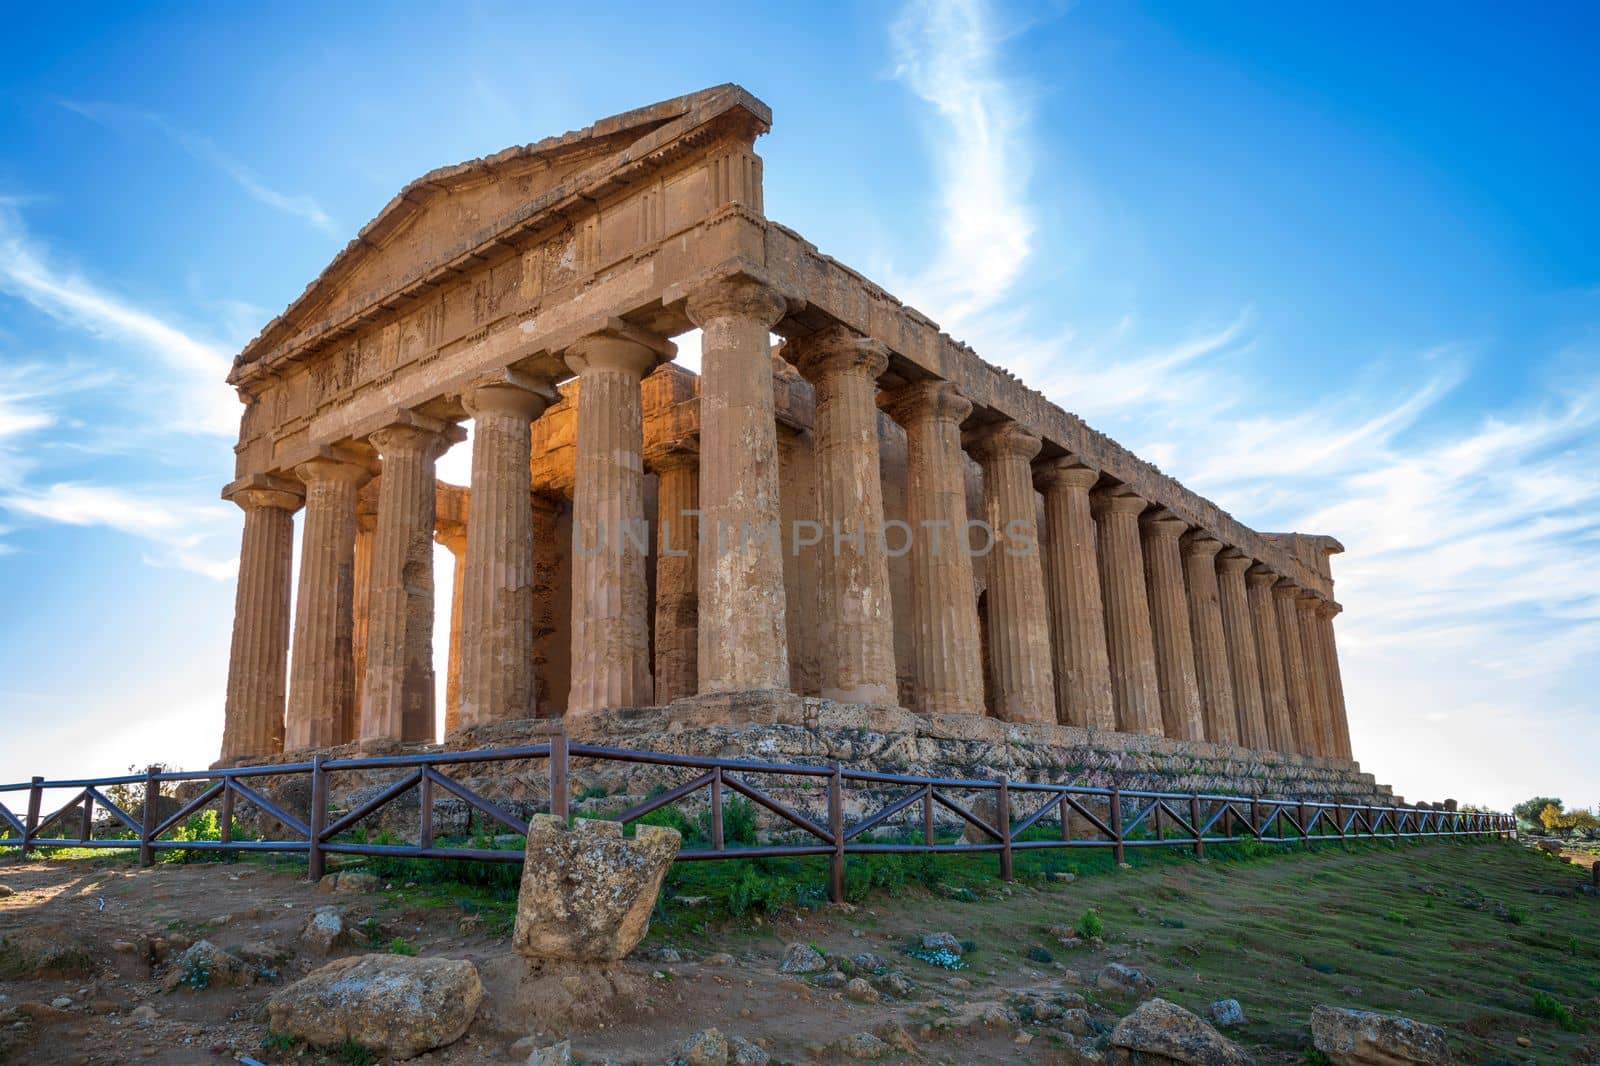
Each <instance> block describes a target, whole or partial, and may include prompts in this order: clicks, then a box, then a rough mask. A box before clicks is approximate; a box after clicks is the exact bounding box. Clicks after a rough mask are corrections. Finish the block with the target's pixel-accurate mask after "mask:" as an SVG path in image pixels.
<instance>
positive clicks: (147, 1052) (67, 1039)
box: [0, 843, 1600, 1064]
mask: <svg viewBox="0 0 1600 1066" xmlns="http://www.w3.org/2000/svg"><path fill="white" fill-rule="evenodd" d="M1585 872H1587V871H1585ZM1577 881H1578V877H1577V872H1576V870H1575V868H1574V867H1572V866H1569V865H1566V864H1564V863H1561V862H1560V861H1558V860H1556V859H1555V858H1553V857H1550V856H1546V855H1542V854H1537V853H1534V852H1532V851H1530V850H1529V849H1526V848H1522V847H1519V846H1516V845H1513V844H1509V843H1504V844H1502V843H1490V844H1480V845H1458V844H1450V843H1437V844H1426V845H1413V846H1403V847H1399V848H1396V847H1394V846H1393V845H1384V846H1381V847H1379V846H1374V847H1367V848H1352V849H1349V850H1344V849H1340V848H1337V847H1335V848H1330V849H1328V850H1327V851H1326V852H1321V853H1317V854H1311V855H1307V854H1304V853H1295V854H1291V855H1288V856H1285V857H1282V858H1270V859H1256V860H1255V861H1240V862H1226V861H1214V862H1211V863H1208V864H1205V865H1201V864H1198V863H1195V862H1193V861H1192V860H1186V861H1177V860H1174V861H1155V860H1153V859H1152V860H1150V861H1149V863H1148V865H1144V866H1141V867H1140V868H1137V869H1132V870H1122V871H1112V872H1108V873H1102V874H1097V875H1095V876H1082V877H1078V878H1077V879H1076V880H1075V881H1073V882H1071V883H1065V882H1062V881H1059V880H1038V881H1035V882H1033V883H1031V884H1030V883H1019V884H1016V885H1002V884H1000V883H999V882H989V883H988V884H986V885H979V886H978V890H977V892H976V893H973V892H971V891H966V892H962V893H959V894H954V895H956V896H957V898H947V895H951V894H945V895H941V894H939V893H935V892H929V891H927V890H925V889H921V888H909V887H907V888H904V889H901V890H897V891H896V892H894V893H884V892H878V893H876V894H873V895H869V896H868V897H866V898H865V899H863V900H862V902H861V904H860V905H859V906H857V907H854V908H848V907H847V908H839V909H835V908H829V907H822V908H818V909H806V908H802V907H787V908H784V909H782V910H781V911H779V912H777V913H773V914H766V915H754V914H747V915H745V916H744V917H743V918H739V919H732V918H726V917H724V918H719V919H715V920H708V921H706V922H696V921H693V920H692V919H691V920H688V921H685V920H684V918H683V914H682V913H681V910H680V913H679V914H678V916H677V918H676V919H674V920H671V921H668V922H667V923H665V926H664V927H658V928H657V929H656V930H655V931H653V932H652V934H651V937H650V938H649V939H648V940H647V941H646V943H645V944H644V945H643V946H642V947H641V948H640V949H639V950H638V951H636V952H635V953H634V955H633V956H632V957H630V958H629V959H627V960H625V961H624V962H623V963H622V964H620V965H619V966H618V967H616V968H614V969H613V970H612V971H610V972H595V971H583V970H577V969H570V968H569V969H553V970H550V971H546V972H543V973H539V972H534V973H530V972H529V970H528V967H527V966H526V965H525V964H524V963H523V962H522V960H520V959H519V958H518V957H517V956H515V955H514V954H512V953H510V950H509V947H508V942H507V940H506V938H505V936H504V929H503V928H496V927H493V926H491V925H489V924H486V923H484V922H483V921H482V919H481V916H476V915H469V914H465V913H463V912H462V911H461V910H460V909H457V908H452V907H441V906H439V905H437V902H435V903H434V905H430V906H417V905H415V904H416V901H417V897H418V893H416V892H411V891H408V890H407V887H406V886H405V885H403V884H391V885H389V886H386V887H385V888H381V889H379V890H378V891H374V892H367V893H333V894H330V893H326V892H319V891H318V890H317V886H314V885H311V884H308V883H307V882H305V881H304V880H302V879H301V877H300V875H299V872H298V871H296V870H295V868H294V867H293V866H290V865H287V864H281V863H280V864H264V863H256V862H240V863H232V864H212V863H207V864H195V865H180V864H162V865H158V866H156V867H154V868H152V869H139V868H138V867H137V866H136V865H134V864H132V863H131V862H130V861H128V860H127V858H126V857H121V858H106V857H95V858H90V859H56V860H51V861H34V862H26V863H23V862H19V861H17V860H15V859H9V860H3V861H0V884H3V885H5V886H7V887H9V888H10V889H11V890H12V891H13V893H14V894H12V895H9V896H5V897H4V898H0V937H6V936H11V937H15V936H16V935H18V934H19V933H27V934H29V935H33V936H36V937H43V938H44V939H45V940H46V941H48V942H50V943H52V944H57V945H60V946H61V947H62V948H63V949H64V952H63V958H64V960H65V961H64V962H63V968H64V969H66V970H68V971H76V972H73V973H71V974H70V975H66V976H56V977H36V976H21V977H12V979H4V980H0V1017H6V1016H7V1014H8V1012H15V1014H14V1018H15V1020H13V1021H12V1022H10V1023H9V1024H7V1025H6V1026H5V1028H4V1030H3V1031H0V1059H5V1058H6V1056H7V1054H9V1056H10V1059H9V1061H15V1062H27V1063H123V1062H138V1061H150V1062H162V1063H167V1062H170V1063H188V1062H219V1061H229V1060H233V1059H236V1058H239V1057H241V1056H248V1057H251V1058H254V1059H257V1060H259V1061H261V1062H265V1063H280V1062H301V1063H314V1062H341V1061H345V1062H348V1061H363V1059H362V1058H361V1057H360V1055H359V1053H358V1052H354V1051H348V1050H347V1051H346V1052H345V1053H344V1055H343V1056H341V1055H339V1054H330V1053H325V1052H316V1051H310V1050H308V1049H306V1048H304V1047H303V1046H301V1047H293V1048H284V1047H279V1046H275V1045H274V1044H273V1043H271V1042H270V1041H269V1035H270V1034H269V1029H268V1025H267V1018H266V1014H265V1010H264V1004H265V1001H266V999H267V997H268V996H269V995H270V994H271V992H272V991H273V988H274V986H275V985H277V986H281V985H282V984H283V983H287V982H290V981H293V980H295V979H297V978H299V977H301V976H303V975H304V974H306V973H308V972H310V971H311V970H312V969H314V968H315V967H317V966H318V965H321V964H322V963H323V962H324V961H325V958H324V957H323V956H320V955H318V954H316V953H315V952H314V951H313V950H312V949H311V948H310V947H309V946H308V945H307V944H306V943H305V942H304V941H303V940H302V939H301V931H302V929H303V928H304V926H305V923H306V921H307V919H308V918H309V917H310V915H311V914H312V912H313V911H314V910H315V909H316V908H317V907H319V906H327V905H335V906H338V907H340V908H341V909H342V910H343V911H344V913H345V921H346V924H347V925H348V926H349V927H351V928H354V929H362V930H363V931H362V933H361V934H360V936H359V937H358V940H359V945H351V946H346V947H340V948H336V949H335V950H334V955H335V956H338V955H349V954H357V953H360V952H364V951H374V950H393V949H395V948H398V949H399V950H401V951H408V952H409V951H410V950H412V949H415V950H416V951H417V952H418V953H419V954H421V955H425V956H427V955H442V956H450V957H457V958H467V959H471V960H473V961H474V962H475V963H477V964H478V966H479V969H480V971H481V972H482V975H483V980H484V985H485V990H486V997H485V1002H484V1006H483V1007H482V1008H480V1011H479V1014H478V1019H477V1021H476V1022H475V1024H474V1025H473V1027H472V1028H471V1030H470V1031H469V1032H468V1034H467V1035H466V1036H465V1037H464V1038H463V1039H462V1040H460V1041H459V1042H457V1043H456V1044H454V1045H452V1046H451V1047H448V1048H445V1049H441V1050H438V1051H434V1052H432V1053H430V1054H428V1055H424V1056H423V1057H422V1058H420V1059H416V1060H413V1061H416V1062H425V1063H455V1064H460V1063H505V1062H520V1061H522V1060H523V1059H524V1058H525V1057H526V1054H527V1050H526V1048H527V1045H526V1044H524V1045H523V1046H522V1048H521V1050H520V1051H517V1052H513V1050H512V1045H513V1043H515V1042H516V1041H517V1040H518V1039H519V1038H522V1037H526V1036H537V1037H538V1038H539V1040H540V1042H553V1041H554V1040H555V1039H556V1038H557V1037H558V1036H559V1035H570V1036H571V1038H572V1040H573V1050H574V1055H575V1059H577V1060H580V1061H583V1062H590V1063H598V1062H604V1061H608V1060H609V1061H612V1062H616V1063H654V1064H660V1063H662V1062H665V1061H668V1060H670V1059H671V1058H672V1057H673V1055H674V1054H675V1053H676V1051H677V1049H678V1048H679V1047H681V1045H682V1043H683V1041H684V1039H685V1038H686V1037H687V1036H688V1035H689V1034H691V1033H693V1032H695V1031H697V1030H700V1029H703V1028H705V1027H707V1026H712V1025H715V1026H718V1027H720V1028H721V1029H722V1030H723V1031H724V1032H727V1033H731V1034H735V1035H738V1036H741V1037H744V1038H746V1039H749V1040H754V1041H757V1042H759V1043H761V1044H762V1045H763V1046H765V1047H766V1048H767V1050H768V1051H770V1052H771V1054H772V1056H773V1059H774V1061H775V1062H805V1061H845V1060H846V1059H847V1053H846V1052H845V1051H844V1050H843V1049H842V1044H841V1042H843V1041H845V1040H847V1038H849V1037H850V1036H851V1035H852V1034H855V1033H860V1032H871V1033H875V1034H877V1035H878V1036H879V1037H880V1038H883V1039H886V1040H888V1041H889V1042H890V1043H891V1044H895V1045H897V1047H896V1049H895V1050H894V1052H893V1053H892V1054H891V1055H890V1056H889V1060H891V1061H908V1062H909V1061H922V1062H941V1063H1002V1062H1004V1063H1016V1062H1040V1063H1044V1062H1068V1061H1074V1059H1072V1058H1070V1057H1068V1056H1067V1053H1066V1052H1065V1051H1064V1050H1063V1044H1062V1042H1061V1040H1060V1038H1059V1034H1055V1033H1052V1032H1051V1031H1050V1030H1049V1029H1048V1027H1041V1026H1038V1025H1035V1024H1030V1023H1029V1022H1028V1020H1027V1018H1026V1015H1023V1016H1022V1017H1020V1018H1019V1017H1018V1016H1017V1015H1016V1013H1015V1011H1014V1010H1013V1012H1012V1013H1011V1015H1010V1016H1007V1015H1006V1013H1005V1011H1003V1010H1002V1011H999V1012H997V1011H996V1010H994V1009H992V1008H993V1007H994V1006H996V1005H998V1006H1000V1007H1006V1006H1008V1005H1009V1006H1011V1007H1013V1008H1014V1007H1015V1005H1016V1004H1017V1003H1018V1002H1019V1000H1018V998H1017V992H1018V991H1019V990H1024V989H1073V990H1076V991H1079V992H1081V993H1083V994H1084V995H1085V996H1086V997H1087V998H1088V999H1089V1001H1090V1004H1091V1007H1090V1009H1091V1013H1092V1014H1093V1015H1094V1017H1095V1019H1096V1023H1097V1024H1099V1025H1111V1024H1114V1023H1115V1021H1116V1019H1117V1017H1118V1016H1120V1014H1122V1013H1125V1012H1126V1011H1127V1010H1128V1009H1130V1008H1131V1006H1132V1004H1131V1003H1130V1002H1128V1001H1124V1000H1121V999H1120V998H1118V997H1117V996H1115V995H1111V994H1108V993H1104V992H1100V991H1098V990H1097V989H1096V988H1095V987H1094V986H1095V975H1096V974H1097V972H1098V971H1099V970H1100V968H1101V967H1102V966H1104V965H1105V964H1106V963H1107V962H1109V961H1121V962H1125V963H1127V964H1130V965H1134V966H1137V967H1139V968H1140V969H1142V970H1144V971H1145V972H1147V973H1148V974H1149V975H1150V976H1151V977H1152V978H1153V979H1154V980H1155V981H1156V983H1157V987H1158V994H1160V995H1162V996H1164V997H1166V998H1168V999H1171V1000H1173V1001H1175V1002H1178V1003H1180V1004H1182V1005H1184V1006H1186V1007H1189V1008H1190V1009H1192V1010H1196V1011H1197V1012H1201V1013H1203V1012H1204V1011H1205V1008H1206V1005H1207V1004H1208V1003H1210V1002H1211V1001H1212V1000H1214V999H1218V998H1223V997H1234V998H1237V999H1239V1000H1240V1001H1241V1002H1242V1003H1243V1006H1244V1010H1245V1013H1246V1014H1247V1015H1248V1016H1249V1024H1247V1025H1246V1026H1244V1027H1242V1028H1241V1029H1238V1030H1235V1031H1233V1032H1232V1033H1231V1034H1230V1035H1233V1036H1234V1037H1235V1038H1236V1039H1238V1040H1239V1041H1240V1042H1241V1043H1243V1044H1245V1045H1246V1046H1247V1047H1249V1048H1250V1049H1251V1050H1252V1052H1253V1053H1254V1054H1255V1055H1256V1057H1257V1061H1258V1062H1282V1063H1288V1062H1300V1061H1304V1060H1305V1049H1306V1047H1307V1046H1309V1039H1308V1035H1307V1033H1306V1030H1305V1024H1306V1023H1305V1020H1306V1017H1307V1016H1308V1015H1309V1012H1310V1008H1311V1007H1312V1006H1314V1005H1315V1004H1317V1003H1332V1004H1335V1005H1341V1006H1360V1007H1369V1008H1373V1009H1382V1010H1392V1011H1396V1012H1400V1013H1405V1014H1407V1015H1409V1016H1411V1017H1415V1018H1418V1019H1421V1020H1424V1021H1433V1022H1437V1023H1439V1024H1443V1025H1445V1026H1446V1027H1447V1029H1448V1030H1449V1032H1450V1035H1451V1040H1452V1043H1453V1045H1454V1047H1455V1050H1456V1052H1457V1053H1458V1054H1459V1055H1460V1056H1461V1058H1462V1060H1463V1061H1478V1062H1517V1063H1521V1062H1562V1063H1583V1062H1589V1063H1594V1062H1600V1041H1597V1040H1596V1039H1595V1037H1594V1035H1593V1032H1592V1029H1591V1027H1594V1026H1596V1025H1597V1024H1600V898H1596V897H1594V896H1588V895H1584V894H1581V893H1578V892H1575V891H1574V886H1575V885H1576V884H1577ZM667 906H668V908H669V910H670V909H671V908H674V907H677V908H682V907H683V906H684V904H682V903H681V902H678V903H674V902H669V903H668V904H667ZM1091 908H1093V909H1094V910H1095V911H1096V913H1097V914H1098V915H1099V916H1101V918H1102V919H1103V921H1104V923H1105V935H1104V939H1103V940H1101V941H1096V942H1093V943H1088V944H1085V945H1084V946H1081V947H1075V948H1074V947H1064V946H1062V944H1061V942H1060V939H1059V937H1058V936H1056V935H1054V934H1052V933H1051V932H1050V928H1051V926H1053V925H1057V924H1061V923H1065V924H1068V925H1070V924H1073V923H1075V922H1077V921H1078V920H1079V919H1080V918H1081V916H1082V915H1083V914H1084V913H1085V911H1087V910H1089V909H1091ZM369 918H370V919H375V922H374V923H372V924H371V925H370V926H366V927H364V926H363V924H362V923H363V922H364V920H365V919H369ZM930 931H949V932H951V933H953V934H955V936H956V937H958V938H960V939H963V940H966V941H968V942H969V954H968V960H969V963H970V965H969V967H968V968H967V969H965V970H963V971H961V972H960V973H951V972H948V971H946V970H943V969H940V968H938V967H936V966H933V965H931V964H928V963H925V962H922V961H919V960H917V959H915V958H912V957H910V956H908V955H907V954H905V951H904V948H905V947H906V945H908V944H909V943H911V942H912V941H913V940H914V939H915V938H917V937H920V936H921V935H922V934H923V933H926V932H930ZM200 938H205V939H208V940H210V941H212V942H213V943H215V944H217V945H218V946H220V947H223V948H227V949H230V950H233V951H236V952H238V953H239V954H241V955H242V956H243V957H245V958H247V959H249V960H252V961H253V962H254V963H255V964H256V965H258V966H260V967H262V968H263V969H264V970H265V971H266V973H265V975H264V977H263V978H262V980H261V982H260V983H257V984H254V985H251V986H248V987H218V986H215V985H214V986H212V987H208V988H205V989H203V990H200V991H193V990H190V989H187V988H182V987H180V988H178V989H177V990H174V991H171V992H164V991H162V979H163V978H164V977H165V976H166V974H167V972H168V970H169V966H168V963H167V960H169V959H171V958H173V957H175V955H176V954H177V953H178V952H179V951H180V950H181V949H182V948H183V947H184V946H186V945H187V944H189V943H191V942H192V941H194V940H197V939H200ZM792 943H809V944H812V945H815V946H816V947H818V948H820V949H822V950H823V951H824V952H825V953H826V954H827V955H828V956H829V957H830V958H850V957H851V956H854V955H857V954H859V953H861V952H874V953H876V954H878V955H880V956H882V957H883V958H884V959H885V960H887V961H888V962H889V963H890V964H891V965H892V966H893V967H894V968H895V970H896V971H898V972H899V973H902V974H903V975H904V976H905V977H906V978H907V980H908V981H910V982H911V986H912V987H911V988H909V989H908V990H907V991H906V993H905V994H904V995H902V996H898V997H892V996H891V997H885V998H884V999H883V1000H882V1001H880V1002H876V1003H861V1002H856V1001H854V1000H852V999H849V998H847V997H846V996H845V995H844V994H843V993H842V992H841V991H840V990H837V989H829V988H824V987H818V986H817V984H816V983H814V982H813V981H811V980H802V979H797V978H794V977H789V976H786V975H783V974H781V973H780V972H779V970H778V966H779V961H780V958H781V956H782V954H783V952H784V949H785V947H786V946H787V945H789V944H792ZM674 954H676V955H677V958H676V960H674ZM719 955H722V957H718V956H719ZM727 956H731V958H729V957H727ZM5 961H6V960H5V958H4V956H3V953H0V977H6V976H8V974H7V972H6V970H5ZM1540 990H1545V992H1546V993H1547V994H1549V995H1551V996H1553V997H1554V998H1555V999H1557V1000H1559V1001H1561V1002H1562V1003H1564V1004H1565V1005H1566V1006H1567V1007H1568V1008H1569V1009H1570V1011H1571V1012H1572V1015H1573V1018H1572V1020H1573V1021H1574V1023H1575V1024H1576V1026H1577V1027H1578V1028H1576V1029H1573V1028H1563V1027H1562V1026H1561V1025H1560V1024H1558V1023H1557V1022H1556V1021H1554V1020H1551V1019H1548V1018H1542V1017H1539V1016H1537V1015H1536V1013H1535V1012H1534V1011H1533V1009H1531V1008H1530V1003H1531V997H1532V996H1533V994H1534V993H1535V992H1537V991H1540ZM52 1003H54V1004H58V1005H57V1006H52V1005H51V1004H52ZM146 1006H148V1007H149V1008H152V1009H153V1011H154V1016H153V1017H152V1016H150V1012H149V1011H145V1010H140V1008H142V1007H146ZM136 1011H137V1012H138V1013H137V1014H136Z"/></svg>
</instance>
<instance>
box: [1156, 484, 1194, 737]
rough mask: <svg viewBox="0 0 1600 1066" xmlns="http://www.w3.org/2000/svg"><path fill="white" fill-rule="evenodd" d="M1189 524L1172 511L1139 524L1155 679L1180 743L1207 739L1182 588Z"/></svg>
mask: <svg viewBox="0 0 1600 1066" xmlns="http://www.w3.org/2000/svg"><path fill="white" fill-rule="evenodd" d="M1188 528H1189V526H1188V524H1187V523H1185V522H1184V521H1183V519H1181V518H1178V517H1177V516H1175V515H1174V514H1173V513H1172V512H1171V511H1167V510H1159V511H1152V512H1151V513H1150V514H1148V515H1146V516H1144V517H1143V518H1141V519H1140V520H1139V529H1140V532H1141V533H1142V534H1143V544H1144V576H1145V583H1146V585H1147V587H1148V588H1149V592H1150V628H1151V632H1152V633H1153V634H1154V635H1155V648H1156V676H1157V677H1159V678H1160V680H1161V722H1162V729H1163V731H1164V732H1165V733H1166V735H1167V736H1169V737H1172V738H1173V739H1175V740H1205V739H1206V730H1205V721H1204V719H1203V718H1202V717H1201V713H1200V683H1199V681H1198V680H1197V679H1196V677H1195V668H1194V637H1193V634H1192V633H1191V632H1190V628H1189V597H1188V594H1187V593H1186V592H1185V591H1184V586H1183V558H1182V555H1181V553H1180V551H1179V549H1178V537H1179V536H1181V535H1182V534H1183V532H1184V530H1186V529H1188Z"/></svg>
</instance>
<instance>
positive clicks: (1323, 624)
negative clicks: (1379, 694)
mask: <svg viewBox="0 0 1600 1066" xmlns="http://www.w3.org/2000/svg"><path fill="white" fill-rule="evenodd" d="M1343 609H1344V608H1342V607H1340V606H1339V605H1338V604H1337V603H1331V602H1327V601H1324V602H1323V603H1322V604H1321V605H1320V606H1319V607H1318V609H1317V621H1318V624H1319V626H1320V630H1321V634H1322V654H1323V658H1324V661H1325V662H1326V664H1327V671H1328V673H1327V677H1328V699H1329V706H1330V710H1331V712H1332V715H1333V736H1334V744H1335V750H1334V754H1335V755H1337V756H1338V757H1339V758H1341V759H1354V758H1355V752H1354V749H1352V748H1351V746H1350V716H1349V712H1348V711H1347V709H1346V708H1345V703H1344V678H1343V677H1341V676H1340V671H1339V647H1338V644H1337V641H1336V638H1335V637H1334V633H1333V619H1334V617H1335V616H1336V615H1338V614H1339V612H1340V611H1342V610H1343Z"/></svg>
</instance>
